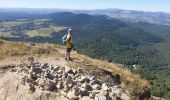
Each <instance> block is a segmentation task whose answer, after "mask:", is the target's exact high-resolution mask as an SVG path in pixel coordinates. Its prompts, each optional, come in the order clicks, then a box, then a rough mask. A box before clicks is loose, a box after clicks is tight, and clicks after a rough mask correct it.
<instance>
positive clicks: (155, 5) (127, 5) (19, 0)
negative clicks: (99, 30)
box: [0, 0, 170, 12]
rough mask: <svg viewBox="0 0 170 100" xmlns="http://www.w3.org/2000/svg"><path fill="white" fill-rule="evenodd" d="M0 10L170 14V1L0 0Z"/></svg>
mask: <svg viewBox="0 0 170 100" xmlns="http://www.w3.org/2000/svg"><path fill="white" fill-rule="evenodd" d="M0 8H62V9H106V8H118V9H127V10H142V11H163V12H170V0H0Z"/></svg>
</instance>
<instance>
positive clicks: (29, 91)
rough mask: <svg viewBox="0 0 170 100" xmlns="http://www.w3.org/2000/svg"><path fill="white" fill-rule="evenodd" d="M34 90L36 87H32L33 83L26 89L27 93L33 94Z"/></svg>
mask: <svg viewBox="0 0 170 100" xmlns="http://www.w3.org/2000/svg"><path fill="white" fill-rule="evenodd" d="M35 90H36V88H35V87H34V85H32V84H30V85H29V89H28V93H29V94H33V93H34V92H35Z"/></svg>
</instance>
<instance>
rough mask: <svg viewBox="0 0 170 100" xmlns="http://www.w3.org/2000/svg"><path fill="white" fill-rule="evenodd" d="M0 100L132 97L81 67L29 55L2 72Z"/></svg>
mask: <svg viewBox="0 0 170 100" xmlns="http://www.w3.org/2000/svg"><path fill="white" fill-rule="evenodd" d="M0 74H1V76H0V80H3V81H0V90H1V91H0V95H1V96H0V100H130V97H129V96H128V92H123V91H122V89H121V88H120V86H119V85H118V84H117V85H111V84H109V83H106V82H104V81H102V80H100V79H97V78H96V77H95V76H90V75H85V74H84V72H83V70H82V69H81V68H77V69H71V68H69V67H65V66H59V65H51V64H48V63H41V62H37V61H35V60H34V57H28V58H27V60H26V61H25V62H23V63H21V64H18V65H15V66H13V67H8V68H7V69H5V68H4V69H2V70H1V71H0Z"/></svg>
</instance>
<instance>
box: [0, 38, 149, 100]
mask: <svg viewBox="0 0 170 100" xmlns="http://www.w3.org/2000/svg"><path fill="white" fill-rule="evenodd" d="M0 45H1V49H0V50H1V51H0V56H1V60H0V74H1V77H0V79H1V82H0V87H1V86H2V85H3V84H4V83H3V82H6V81H8V80H9V79H11V78H13V77H14V78H16V77H21V76H23V74H24V73H25V75H27V73H28V72H27V71H26V70H27V69H22V66H27V63H26V62H25V60H26V59H25V58H27V57H34V59H35V60H36V61H38V62H41V63H42V64H43V63H48V64H49V65H53V66H61V67H70V68H73V69H77V68H81V69H82V70H83V71H84V72H85V74H86V75H91V76H95V77H97V78H98V79H100V80H102V81H104V82H107V83H110V84H111V86H115V85H116V84H118V83H116V84H115V82H116V81H115V79H116V76H117V75H119V76H120V79H121V84H120V83H119V84H120V87H121V93H122V95H125V94H126V95H128V97H130V98H131V99H130V100H133V99H134V100H137V99H144V98H149V97H150V86H149V83H148V82H147V81H146V80H143V79H141V78H140V75H138V74H133V73H132V72H131V71H130V70H128V69H127V68H125V67H123V65H120V64H113V63H108V62H107V61H100V60H97V59H92V58H90V57H87V56H84V55H80V54H78V53H77V52H76V51H74V52H73V54H72V55H73V59H74V60H73V62H66V61H64V52H65V50H64V48H63V47H62V46H58V45H53V44H34V43H23V42H9V41H4V40H1V41H0ZM29 59H31V58H29ZM38 62H37V63H35V64H38ZM17 66H20V67H17ZM23 68H26V67H23ZM19 69H21V70H19ZM15 70H16V71H17V74H15ZM23 70H25V71H23ZM101 72H102V73H101ZM11 75H12V76H11ZM18 75H19V76H18ZM20 75H21V76H20ZM3 76H5V77H9V79H6V78H5V77H3ZM10 77H11V78H10ZM21 78H22V77H21ZM21 78H19V79H21ZM13 81H15V82H16V84H18V85H16V84H13V83H15V82H12V81H9V82H8V84H11V85H12V86H13V87H11V86H10V85H5V87H4V88H7V87H6V86H9V87H11V88H8V89H5V90H3V88H1V89H0V91H1V92H0V93H3V94H2V95H1V99H2V100H3V97H4V98H11V97H13V96H14V95H15V96H16V94H15V92H13V93H11V94H8V93H7V91H12V89H14V88H17V87H18V91H16V93H17V94H18V96H21V93H20V92H21V90H20V88H23V89H24V90H25V89H27V88H26V86H27V85H26V86H24V85H21V84H20V83H18V82H19V81H16V80H13ZM113 83H114V84H113ZM15 86H16V87H15ZM36 89H37V87H36ZM26 91H27V90H25V92H23V93H26ZM38 91H39V89H37V90H36V92H35V93H34V92H33V94H32V95H31V94H29V95H28V94H25V97H27V96H29V98H35V97H34V96H35V95H36V94H37V92H38ZM124 91H126V92H124ZM4 93H7V94H4ZM39 93H41V92H40V91H39ZM42 93H44V92H42ZM52 93H53V96H54V95H55V93H56V92H52ZM57 93H58V92H57ZM42 95H43V94H42ZM49 95H52V94H51V92H50V93H49ZM22 97H23V96H21V97H18V98H22ZM125 100H127V99H125Z"/></svg>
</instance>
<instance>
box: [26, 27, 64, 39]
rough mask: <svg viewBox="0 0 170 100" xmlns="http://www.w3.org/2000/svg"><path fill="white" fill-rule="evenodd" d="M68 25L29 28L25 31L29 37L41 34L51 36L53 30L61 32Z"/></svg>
mask: <svg viewBox="0 0 170 100" xmlns="http://www.w3.org/2000/svg"><path fill="white" fill-rule="evenodd" d="M65 28H66V27H63V26H49V27H48V28H41V29H37V30H28V31H26V32H25V34H26V35H28V36H29V37H35V36H41V37H50V36H51V34H52V33H53V32H59V31H61V30H64V29H65Z"/></svg>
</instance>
